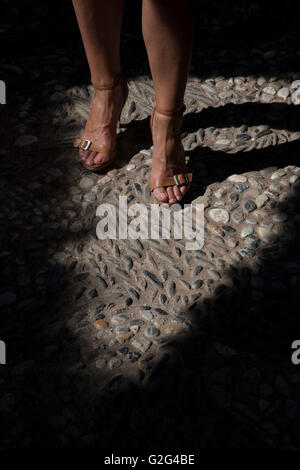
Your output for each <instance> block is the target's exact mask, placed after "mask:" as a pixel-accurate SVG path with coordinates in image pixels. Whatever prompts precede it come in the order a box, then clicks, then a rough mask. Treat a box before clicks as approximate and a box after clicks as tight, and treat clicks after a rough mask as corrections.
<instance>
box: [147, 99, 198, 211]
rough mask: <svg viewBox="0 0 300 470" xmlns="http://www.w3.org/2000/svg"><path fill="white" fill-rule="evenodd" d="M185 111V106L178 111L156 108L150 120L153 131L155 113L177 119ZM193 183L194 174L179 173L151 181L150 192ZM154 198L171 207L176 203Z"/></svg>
mask: <svg viewBox="0 0 300 470" xmlns="http://www.w3.org/2000/svg"><path fill="white" fill-rule="evenodd" d="M185 109H186V107H185V105H183V106H182V107H181V108H180V109H179V110H178V111H161V110H159V109H157V108H156V107H155V108H154V109H153V112H152V115H151V119H150V128H151V131H152V127H153V119H154V114H155V113H158V114H162V115H163V116H168V117H172V118H176V117H179V116H181V117H182V115H183V113H184V111H185ZM180 127H181V126H180V125H179V126H178V132H180ZM191 182H192V173H179V174H177V175H173V176H163V177H161V178H155V179H150V190H151V192H153V190H154V189H156V188H159V187H168V186H176V185H177V186H187V185H190V183H191ZM153 197H154V198H155V200H156V201H157V202H159V203H160V204H168V205H169V206H171V205H173V204H175V203H172V204H169V203H168V202H166V203H165V202H164V201H161V200H159V199H157V197H155V195H154V194H153Z"/></svg>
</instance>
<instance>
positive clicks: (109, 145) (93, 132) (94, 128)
mask: <svg viewBox="0 0 300 470" xmlns="http://www.w3.org/2000/svg"><path fill="white" fill-rule="evenodd" d="M94 88H95V97H94V99H93V102H92V108H91V112H90V115H89V117H88V120H87V122H86V126H85V129H84V131H83V134H82V137H81V139H83V140H89V141H91V142H92V144H93V146H95V147H100V148H101V150H103V151H98V152H97V151H93V150H83V149H82V148H80V150H79V155H80V157H81V159H82V162H83V163H84V164H85V165H88V166H93V165H104V164H106V165H107V163H108V162H109V161H110V160H111V159H112V155H113V154H114V153H115V149H116V134H117V125H118V121H119V118H120V114H121V111H122V108H123V106H124V104H125V101H126V98H127V94H128V87H127V84H126V83H125V81H124V79H123V77H121V79H118V82H117V84H116V85H112V87H111V88H109V89H101V88H102V87H97V86H95V87H94ZM105 88H106V87H105ZM102 147H103V149H102Z"/></svg>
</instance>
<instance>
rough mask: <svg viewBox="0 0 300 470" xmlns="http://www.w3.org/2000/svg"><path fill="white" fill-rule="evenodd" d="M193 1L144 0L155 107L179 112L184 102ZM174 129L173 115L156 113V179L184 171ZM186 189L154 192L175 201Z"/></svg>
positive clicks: (183, 163) (145, 33)
mask: <svg viewBox="0 0 300 470" xmlns="http://www.w3.org/2000/svg"><path fill="white" fill-rule="evenodd" d="M192 3H193V2H192V1H189V0H143V21H142V26H143V36H144V41H145V45H146V49H147V53H148V58H149V64H150V68H151V73H152V77H153V82H154V89H155V96H156V106H157V108H158V109H160V110H162V111H176V110H178V109H180V108H181V106H182V105H183V98H184V92H185V88H186V82H187V76H188V70H189V65H190V58H191V50H192V42H193V20H192V9H191V6H192ZM177 121H178V120H177ZM175 127H176V126H175ZM173 128H174V126H173V125H172V118H170V117H167V116H163V115H161V114H155V116H154V120H153V143H154V152H153V165H152V171H151V177H153V178H159V177H162V176H173V174H174V173H175V174H176V173H181V172H184V171H185V168H186V167H185V156H184V150H183V147H182V144H181V141H180V138H179V133H178V132H175V130H174V132H173ZM186 190H187V186H181V187H180V188H179V187H178V186H170V187H168V188H166V189H164V188H157V189H155V190H154V192H155V195H156V197H157V198H158V199H160V200H161V201H162V202H169V203H173V202H176V201H179V200H180V199H181V198H182V196H183V194H184V193H185V192H186Z"/></svg>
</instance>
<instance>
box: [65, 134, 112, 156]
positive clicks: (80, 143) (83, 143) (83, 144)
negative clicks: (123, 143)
mask: <svg viewBox="0 0 300 470" xmlns="http://www.w3.org/2000/svg"><path fill="white" fill-rule="evenodd" d="M73 145H74V147H77V148H79V149H82V150H91V151H93V152H101V153H109V154H110V153H112V154H113V153H114V152H115V150H114V151H113V152H112V151H111V150H110V149H109V148H108V147H106V146H105V145H94V144H93V143H92V141H91V140H88V139H84V138H83V137H76V138H75V139H74V140H73Z"/></svg>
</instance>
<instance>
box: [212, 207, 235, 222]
mask: <svg viewBox="0 0 300 470" xmlns="http://www.w3.org/2000/svg"><path fill="white" fill-rule="evenodd" d="M209 215H210V217H211V218H212V219H213V220H214V221H215V222H217V223H219V224H227V222H228V221H229V217H230V216H229V213H228V212H227V211H226V210H225V209H211V210H210V211H209Z"/></svg>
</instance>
